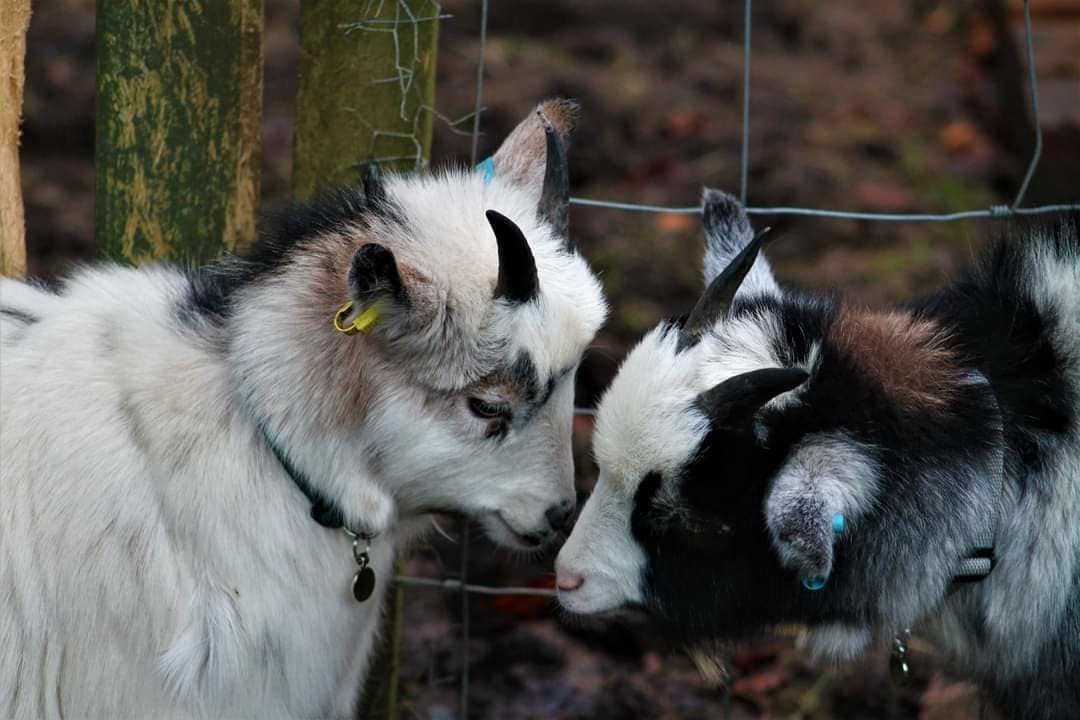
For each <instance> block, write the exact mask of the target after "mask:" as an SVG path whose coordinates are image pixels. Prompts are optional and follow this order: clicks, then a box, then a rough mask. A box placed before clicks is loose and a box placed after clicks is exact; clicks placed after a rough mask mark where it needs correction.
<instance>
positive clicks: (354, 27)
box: [342, 0, 1080, 720]
mask: <svg viewBox="0 0 1080 720" xmlns="http://www.w3.org/2000/svg"><path fill="white" fill-rule="evenodd" d="M384 1H393V2H395V4H396V6H397V8H398V10H397V17H396V19H395V20H386V21H370V20H369V21H357V22H356V23H352V24H349V25H347V26H343V27H342V29H343V30H344V31H345V32H356V31H367V32H390V33H393V34H394V46H395V48H396V49H397V56H396V58H395V60H396V62H395V65H396V68H397V75H396V76H394V77H390V78H383V79H379V80H376V82H380V83H382V82H393V83H397V84H398V85H399V87H400V88H401V93H402V105H401V113H402V118H401V119H402V120H403V121H406V122H409V123H410V125H411V127H412V128H413V129H414V132H413V134H412V135H411V136H409V135H408V134H404V133H389V132H386V133H381V132H379V131H376V133H375V136H374V137H373V140H372V143H373V146H374V143H375V140H376V139H377V138H378V137H380V136H382V135H396V136H398V137H409V138H410V139H411V140H412V141H413V142H414V144H415V146H416V147H417V154H416V156H415V157H409V158H405V159H412V160H415V162H416V166H417V168H418V169H419V168H421V167H423V166H424V165H425V162H424V161H423V158H422V155H421V154H420V150H419V148H420V142H419V135H418V130H419V125H420V117H421V115H422V113H425V112H428V113H432V114H433V115H434V116H435V117H436V118H438V119H439V120H441V121H442V122H444V123H445V124H447V125H448V126H449V127H450V129H451V130H452V131H454V132H456V133H459V134H468V135H470V136H471V140H472V143H471V152H470V158H471V161H472V164H473V165H475V164H476V160H477V150H478V147H479V140H480V123H481V115H482V112H483V109H484V108H483V88H484V69H485V61H486V50H487V26H488V14H489V10H490V7H489V0H481V3H480V35H479V41H480V49H479V58H478V62H477V69H476V96H475V103H474V107H473V112H472V113H470V114H469V115H466V116H465V117H462V118H459V119H456V120H451V119H450V118H447V117H446V116H445V115H442V114H441V113H439V112H438V111H437V110H435V108H433V107H430V106H429V105H426V104H421V105H420V106H419V107H418V108H417V109H416V111H415V113H414V114H412V115H409V116H407V115H406V100H407V98H408V96H409V94H410V93H413V92H416V88H415V85H414V83H413V73H414V70H415V67H416V64H417V63H418V62H419V57H418V56H415V55H414V56H410V57H403V56H402V53H401V49H400V43H399V33H400V32H402V31H403V30H404V31H406V32H410V33H416V31H417V26H418V24H419V23H422V22H439V21H441V20H444V19H447V18H449V17H451V16H450V15H446V14H444V13H443V12H442V9H441V6H440V4H439V3H438V2H434V1H432V2H431V5H430V6H431V12H430V13H428V14H425V15H424V16H422V17H418V16H416V15H414V14H413V13H411V12H410V10H409V8H408V6H407V5H406V3H405V2H404V0H369V2H368V3H367V6H368V12H369V14H373V15H377V14H378V13H379V12H380V11H381V8H382V4H383V2H384ZM375 4H377V7H374V5H375ZM752 5H753V3H752V0H744V5H743V13H744V15H743V88H742V90H743V92H742V131H741V133H742V138H741V139H742V142H741V152H740V159H739V196H740V198H741V200H742V203H743V204H744V205H746V203H747V196H748V193H749V181H748V177H749V166H750V87H751V83H750V59H751V31H752V28H753V21H752ZM372 10H374V13H372V12H371V11H372ZM1023 10H1024V46H1025V55H1026V59H1027V73H1028V93H1029V100H1030V103H1031V104H1030V109H1031V121H1032V125H1033V127H1034V134H1035V137H1034V143H1035V144H1034V148H1033V151H1032V154H1031V159H1030V161H1029V162H1028V166H1027V171H1026V172H1025V174H1024V178H1023V181H1022V182H1021V183H1020V187H1019V188H1018V189H1017V191H1016V195H1015V197H1014V198H1013V200H1012V202H1011V203H1009V204H1007V205H1005V204H1002V205H993V206H990V207H988V208H975V209H971V210H964V211H960V212H949V213H877V212H862V211H857V210H856V211H852V210H825V209H817V208H809V207H788V206H782V207H766V206H753V205H747V206H746V210H747V213H749V214H751V215H797V216H808V217H821V218H833V219H841V220H870V221H877V222H919V223H927V222H932V223H940V222H953V221H958V220H973V219H983V218H989V219H1004V218H1010V217H1015V216H1025V215H1043V214H1048V213H1057V212H1063V211H1068V210H1080V202H1078V203H1073V204H1054V205H1040V206H1037V207H1021V203H1022V202H1023V200H1024V196H1025V195H1026V193H1027V190H1028V186H1029V185H1030V184H1031V179H1032V177H1033V176H1034V175H1035V172H1036V170H1037V169H1038V165H1039V160H1040V158H1041V154H1042V128H1041V127H1040V126H1039V94H1038V86H1037V84H1036V77H1035V61H1034V48H1033V42H1032V29H1031V8H1030V0H1024V6H1023ZM414 37H415V35H414ZM413 47H414V49H415V48H416V47H417V46H416V44H415V42H414V45H413ZM470 119H471V120H472V131H471V132H464V131H461V130H458V129H457V126H458V125H461V124H463V123H464V122H466V121H467V120H470ZM372 149H374V147H373V148H372ZM372 154H373V155H374V153H372ZM401 159H403V158H401V157H388V158H375V160H376V161H388V160H401ZM570 202H571V203H572V204H574V205H579V206H582V207H588V208H597V209H605V210H616V211H624V212H644V213H676V214H699V213H701V207H700V206H698V205H694V206H666V205H649V204H640V203H632V202H623V201H615V200H606V199H597V198H583V197H572V198H571V199H570ZM575 414H576V415H578V416H581V417H592V416H594V415H595V410H594V409H592V408H580V407H579V408H575ZM469 535H470V533H469V526H468V523H463V525H462V527H461V556H460V565H459V577H457V578H450V577H446V578H427V577H416V576H411V575H398V576H397V577H396V578H395V582H396V583H397V584H398V585H399V586H400V587H407V588H417V589H423V588H427V589H435V590H442V591H445V592H451V593H458V594H460V596H461V613H462V627H461V641H460V642H461V645H460V647H461V664H462V671H461V681H460V682H461V684H460V691H459V692H460V701H459V708H458V713H459V718H460V719H461V720H467V718H468V716H469V664H470V655H469V650H470V642H471V634H470V622H469V596H470V595H487V596H508V595H518V596H523V595H525V596H539V597H554V596H555V591H554V590H551V589H546V588H536V587H511V586H500V587H495V586H488V585H477V584H472V583H469V582H468V570H469ZM727 699H728V700H730V693H729V694H728V695H727ZM730 711H731V708H730V702H728V703H727V704H726V705H725V713H724V714H725V717H727V716H730Z"/></svg>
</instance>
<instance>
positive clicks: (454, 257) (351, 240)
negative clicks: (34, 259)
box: [0, 101, 606, 718]
mask: <svg viewBox="0 0 1080 720" xmlns="http://www.w3.org/2000/svg"><path fill="white" fill-rule="evenodd" d="M574 112H575V108H574V106H573V105H572V104H570V103H567V102H563V101H551V102H548V103H544V104H542V105H541V106H540V107H539V108H538V110H537V112H536V113H533V114H532V115H530V117H529V118H527V119H526V120H525V121H524V122H522V124H520V125H519V126H518V127H517V128H516V129H515V130H514V132H513V133H512V134H511V135H510V136H509V137H508V138H507V139H506V141H505V142H504V143H503V145H502V146H501V148H500V149H499V150H498V152H497V153H496V154H495V155H494V156H493V158H492V160H491V162H490V163H489V164H487V165H486V166H485V167H484V169H483V170H467V171H457V170H455V171H446V172H442V173H437V174H433V175H427V176H391V177H387V178H385V179H384V180H382V181H380V180H378V179H377V178H375V177H374V176H372V177H370V178H369V180H368V182H366V183H365V187H364V189H363V192H360V191H348V192H342V193H341V194H339V195H337V196H336V197H334V198H333V199H332V200H330V201H329V202H328V203H326V204H322V205H319V206H318V207H312V208H307V209H294V210H291V211H288V212H286V213H285V214H283V215H282V216H281V217H280V218H278V222H277V223H276V224H274V225H273V226H272V227H271V228H270V230H269V233H268V234H267V235H266V236H265V237H263V238H262V239H261V240H260V241H259V242H258V244H257V245H256V246H255V247H254V248H253V250H252V251H251V252H250V253H249V254H247V255H245V256H243V257H237V258H230V259H226V260H223V261H221V262H219V263H217V264H213V265H210V266H209V267H206V268H203V269H200V270H197V271H194V272H193V273H183V272H179V271H177V270H174V269H170V268H167V267H156V268H155V267H150V268H145V269H127V268H119V267H103V268H98V269H92V270H86V271H82V272H79V273H77V274H76V275H74V276H73V277H72V278H71V279H69V280H68V281H67V282H66V283H64V285H63V287H62V288H61V289H60V290H59V291H58V292H56V293H55V294H54V293H50V292H46V291H44V290H41V289H37V288H35V287H33V286H30V285H27V284H22V283H17V282H14V281H9V280H5V281H3V282H2V284H0V331H2V336H0V353H2V365H0V398H2V400H0V458H2V462H3V466H2V481H0V638H2V641H0V717H4V718H40V717H64V716H66V717H99V718H119V717H133V716H138V717H146V718H150V717H154V718H165V717H261V718H270V717H321V718H322V717H342V718H344V717H351V714H352V711H353V708H354V704H355V702H356V697H357V689H358V687H359V686H360V682H361V681H362V679H363V675H364V674H365V672H366V667H367V664H368V657H369V655H370V650H371V648H372V643H373V640H374V638H375V634H376V632H377V626H378V618H379V616H380V608H381V606H382V600H383V597H384V591H385V589H386V588H387V587H388V586H389V585H390V582H391V574H392V564H393V559H394V555H395V547H396V546H398V545H399V544H400V543H401V542H402V541H403V540H404V539H406V538H407V537H408V536H410V535H412V534H415V533H416V532H417V531H418V530H420V529H423V528H424V527H426V525H427V524H428V520H427V519H426V518H427V517H428V516H429V514H430V513H433V512H444V511H446V512H457V513H462V514H465V515H468V516H471V517H472V518H475V519H476V520H478V521H479V522H480V523H481V524H482V525H483V526H484V527H485V528H486V530H487V532H488V534H489V535H490V536H491V537H492V538H493V539H494V540H496V541H497V542H499V543H502V544H504V545H507V546H509V547H512V548H532V547H536V546H538V545H540V544H542V543H545V542H546V541H548V540H549V539H550V538H552V537H553V536H554V534H555V531H556V530H557V528H558V527H559V526H560V525H562V524H563V521H564V520H565V519H567V517H568V516H569V515H570V513H571V512H572V510H573V506H574V490H573V468H572V463H573V461H572V458H571V445H570V439H571V438H570V433H571V422H572V412H573V394H574V371H575V368H576V367H577V365H578V362H579V360H580V358H581V355H582V352H583V351H584V349H585V347H586V346H587V345H588V344H589V342H590V341H591V339H592V337H593V335H594V333H595V332H596V330H597V328H598V327H599V325H600V324H601V323H602V321H603V319H604V317H605V313H606V305H605V302H604V300H603V297H602V295H601V291H600V288H599V284H598V282H597V280H596V278H595V277H594V276H593V274H592V273H591V272H590V270H589V269H588V267H587V265H586V263H585V262H584V261H583V260H582V258H581V257H580V256H579V255H578V254H577V253H576V252H575V251H574V249H573V248H572V247H571V246H570V245H569V243H568V239H567V236H566V218H567V214H566V213H567V202H568V189H567V185H566V181H567V174H566V165H565V162H566V160H565V152H564V137H565V136H566V134H567V133H568V132H569V131H570V129H571V125H572V123H573V116H574ZM485 214H486V217H485ZM347 301H348V302H351V303H352V304H351V305H348V304H346V303H347ZM339 308H340V310H339ZM316 519H317V520H318V522H316V521H315V520H316ZM338 527H342V528H343V529H342V530H338V529H335V528H338ZM345 530H347V531H348V533H347V532H345ZM354 535H355V536H356V537H355V543H354V541H353V536H354ZM369 545H370V547H369ZM373 583H374V594H373V596H371V597H370V599H368V596H369V595H370V594H371V593H372V591H373V587H372V585H373ZM354 597H355V599H354ZM356 600H361V601H363V600H366V602H361V603H359V604H358V603H357V602H356Z"/></svg>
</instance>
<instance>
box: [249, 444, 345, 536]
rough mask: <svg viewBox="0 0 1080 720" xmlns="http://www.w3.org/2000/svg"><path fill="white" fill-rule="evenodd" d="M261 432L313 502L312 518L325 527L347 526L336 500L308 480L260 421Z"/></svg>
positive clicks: (276, 455)
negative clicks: (321, 491) (324, 495)
mask: <svg viewBox="0 0 1080 720" xmlns="http://www.w3.org/2000/svg"><path fill="white" fill-rule="evenodd" d="M258 425H259V433H260V434H261V435H262V436H263V440H265V441H266V444H267V446H269V448H270V451H271V452H272V453H274V457H276V458H277V460H278V462H279V463H281V467H283V468H284V469H285V473H286V474H287V475H288V476H289V477H290V478H292V481H293V483H295V484H296V487H298V488H299V489H300V492H302V493H304V497H306V498H307V499H308V502H310V503H311V519H312V520H314V521H315V522H317V523H319V524H320V525H322V526H323V527H326V528H330V529H332V530H336V529H337V528H342V527H345V516H344V514H343V513H342V512H341V509H340V508H339V507H338V506H337V505H335V504H334V502H333V501H332V500H330V499H328V498H326V497H323V496H322V495H321V494H320V493H319V491H318V490H316V489H315V488H314V487H313V486H312V484H311V481H310V480H308V477H307V475H305V474H304V473H302V472H300V470H298V469H297V467H296V466H295V465H293V463H292V461H291V460H289V456H288V455H287V454H286V453H285V451H284V450H283V449H282V448H281V446H279V445H278V444H277V443H276V442H274V441H273V439H271V437H270V433H268V432H267V431H266V426H265V425H263V424H262V423H258Z"/></svg>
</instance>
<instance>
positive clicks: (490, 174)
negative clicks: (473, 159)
mask: <svg viewBox="0 0 1080 720" xmlns="http://www.w3.org/2000/svg"><path fill="white" fill-rule="evenodd" d="M476 169H477V171H479V172H480V173H481V174H482V175H483V176H484V184H485V185H487V184H489V183H490V182H491V181H492V180H494V179H495V159H494V158H491V157H489V158H486V159H485V160H484V161H483V162H481V163H479V164H478V165H477V166H476Z"/></svg>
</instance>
